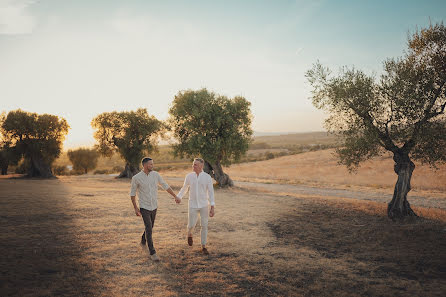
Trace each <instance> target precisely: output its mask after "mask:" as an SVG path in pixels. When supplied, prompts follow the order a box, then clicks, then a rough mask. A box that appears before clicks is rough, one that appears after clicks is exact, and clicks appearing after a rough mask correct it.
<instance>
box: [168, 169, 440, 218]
mask: <svg viewBox="0 0 446 297" xmlns="http://www.w3.org/2000/svg"><path fill="white" fill-rule="evenodd" d="M170 179H171V180H175V181H176V182H180V181H182V180H183V179H182V178H181V177H170ZM234 184H235V186H237V187H241V188H245V189H250V190H254V191H262V192H268V193H282V194H284V195H286V194H287V193H293V194H301V195H309V196H311V195H316V196H325V197H340V198H350V199H358V200H365V201H374V202H381V203H389V202H390V201H391V200H392V194H393V193H392V190H391V189H385V190H383V189H381V190H379V191H378V190H376V189H371V188H367V189H361V190H350V189H336V188H323V187H312V186H307V185H293V184H272V183H260V182H246V181H237V180H235V181H234ZM408 199H409V202H410V204H411V205H413V206H420V207H425V208H440V209H444V210H446V195H445V193H439V192H437V193H432V192H414V191H412V192H410V193H409V194H408Z"/></svg>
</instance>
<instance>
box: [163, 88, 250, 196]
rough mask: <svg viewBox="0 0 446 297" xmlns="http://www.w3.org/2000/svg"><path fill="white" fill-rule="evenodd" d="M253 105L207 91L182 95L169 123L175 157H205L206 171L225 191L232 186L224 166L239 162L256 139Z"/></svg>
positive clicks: (243, 100) (175, 101) (179, 95)
mask: <svg viewBox="0 0 446 297" xmlns="http://www.w3.org/2000/svg"><path fill="white" fill-rule="evenodd" d="M250 105H251V103H250V102H249V101H247V100H246V99H245V98H243V97H240V96H237V97H234V98H232V99H229V98H227V97H225V96H220V95H217V94H215V93H213V92H209V91H208V90H206V89H201V90H198V91H193V90H187V91H180V92H179V93H178V94H177V95H176V96H175V99H174V100H173V103H172V106H171V108H170V110H169V114H170V117H169V119H168V123H169V124H170V127H171V128H172V131H173V135H174V138H175V139H176V141H177V143H175V144H173V152H174V154H175V155H176V156H180V157H184V156H187V157H195V156H201V157H202V158H203V159H204V160H205V171H206V172H208V173H209V174H210V175H211V176H212V177H213V178H214V179H215V180H216V181H217V182H218V184H219V185H220V186H221V187H224V186H232V185H233V182H232V180H231V179H230V178H229V176H228V175H227V174H226V173H224V172H223V168H222V166H223V165H230V164H231V163H232V162H233V161H237V160H239V159H240V157H241V156H242V155H243V154H244V153H246V151H247V150H248V145H249V143H250V141H251V135H252V129H251V118H252V115H251V111H250Z"/></svg>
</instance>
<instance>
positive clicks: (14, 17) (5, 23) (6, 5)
mask: <svg viewBox="0 0 446 297" xmlns="http://www.w3.org/2000/svg"><path fill="white" fill-rule="evenodd" d="M33 3H34V1H23V0H0V34H6V35H15V34H29V33H32V31H33V29H34V27H35V19H34V17H33V16H32V15H31V14H30V13H29V11H28V8H29V7H30V6H31V5H32V4H33Z"/></svg>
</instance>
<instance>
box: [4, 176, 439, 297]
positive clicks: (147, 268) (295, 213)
mask: <svg viewBox="0 0 446 297" xmlns="http://www.w3.org/2000/svg"><path fill="white" fill-rule="evenodd" d="M166 180H167V181H168V182H169V183H170V184H171V185H172V186H173V187H174V190H175V191H177V190H178V189H179V186H180V185H181V181H180V180H175V179H171V178H166ZM254 186H255V187H257V188H258V187H259V185H257V184H255V185H254ZM269 186H270V185H269ZM275 189H276V188H274V190H275ZM277 189H278V192H277V193H273V192H268V191H253V190H252V189H250V188H247V185H243V186H241V187H238V188H235V189H225V190H217V191H216V203H217V206H216V216H215V218H212V219H211V220H210V223H209V237H208V240H209V243H208V247H209V250H210V252H211V255H210V256H209V257H206V256H202V255H201V254H200V253H199V247H198V246H196V245H194V246H193V247H189V246H187V244H186V238H185V226H186V222H187V200H185V201H183V203H182V204H180V205H176V204H175V203H174V202H173V199H172V198H171V197H170V195H168V194H167V193H166V192H164V191H160V192H159V208H158V209H159V210H158V214H157V219H156V223H155V229H154V240H155V245H156V248H157V251H158V254H159V255H160V257H161V259H162V261H161V262H160V263H153V262H151V261H150V259H149V257H148V253H147V251H146V249H145V248H144V247H143V248H142V247H141V246H140V245H139V240H140V235H141V233H142V230H143V225H142V222H141V219H140V218H138V217H136V216H135V215H134V212H133V210H132V207H131V203H130V199H129V197H128V192H129V182H128V181H124V180H116V179H113V178H111V177H106V176H78V177H66V178H61V179H59V180H49V181H45V180H5V179H0V223H1V225H0V240H1V246H0V254H1V255H2V257H1V262H0V271H1V279H0V295H1V296H210V295H213V296H442V294H443V293H444V291H445V290H446V256H445V254H444V250H446V233H445V230H446V229H445V228H446V224H445V223H443V222H439V221H435V220H425V219H421V220H416V221H413V222H411V221H407V222H404V223H391V222H389V220H388V219H387V218H386V217H385V215H383V214H385V211H384V208H385V204H382V203H381V204H380V203H375V202H369V201H362V200H353V199H350V200H351V201H350V200H349V201H347V200H346V199H334V198H333V197H331V198H328V197H327V198H326V199H325V198H324V197H317V198H315V197H312V196H311V194H308V193H304V194H299V193H294V194H295V195H294V196H289V195H287V194H286V193H284V191H282V190H283V188H277ZM269 190H272V189H271V187H269ZM445 219H446V218H445ZM198 229H199V228H198ZM198 238H199V230H196V232H195V239H198Z"/></svg>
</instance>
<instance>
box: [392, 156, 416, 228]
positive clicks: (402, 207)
mask: <svg viewBox="0 0 446 297" xmlns="http://www.w3.org/2000/svg"><path fill="white" fill-rule="evenodd" d="M393 160H394V161H395V166H394V171H395V173H396V174H397V175H398V180H397V182H396V184H395V190H394V192H393V198H392V201H390V203H389V205H388V206H387V215H388V216H389V218H391V219H392V220H395V219H402V218H404V217H409V216H415V217H416V216H417V215H416V214H415V212H414V211H413V210H412V208H411V207H410V204H409V202H408V201H407V193H409V191H410V189H411V188H410V180H411V178H412V172H413V171H414V169H415V164H414V163H413V162H412V161H411V160H410V158H409V155H408V154H402V153H395V154H394V156H393Z"/></svg>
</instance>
